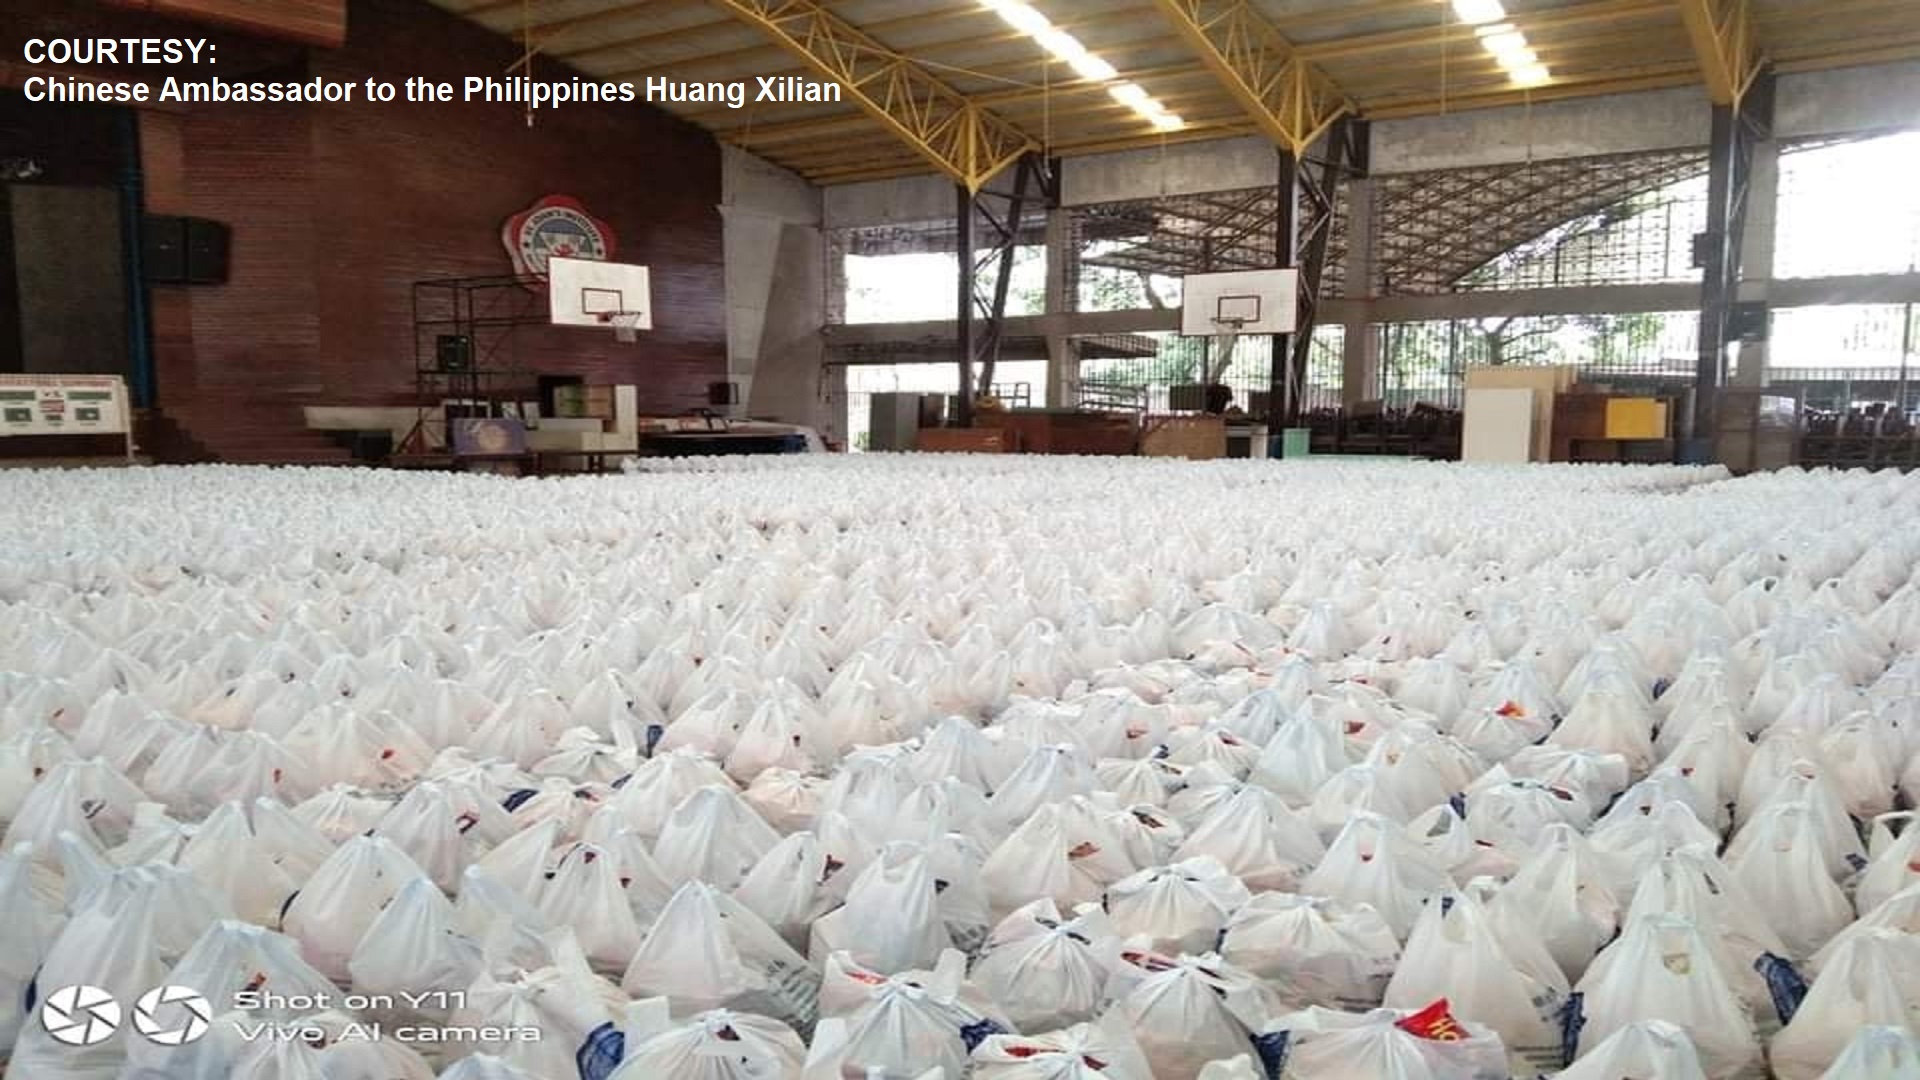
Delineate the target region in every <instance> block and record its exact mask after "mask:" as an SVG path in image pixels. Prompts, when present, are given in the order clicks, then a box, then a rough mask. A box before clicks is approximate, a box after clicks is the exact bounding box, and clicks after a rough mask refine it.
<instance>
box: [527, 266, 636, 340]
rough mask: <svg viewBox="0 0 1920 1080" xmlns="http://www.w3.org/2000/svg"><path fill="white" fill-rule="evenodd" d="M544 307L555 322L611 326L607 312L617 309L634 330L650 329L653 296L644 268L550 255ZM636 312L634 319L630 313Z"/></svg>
mask: <svg viewBox="0 0 1920 1080" xmlns="http://www.w3.org/2000/svg"><path fill="white" fill-rule="evenodd" d="M547 309H548V313H549V315H550V317H551V318H552V321H553V324H554V325H555V326H598V327H612V326H613V325H614V324H613V322H612V321H610V320H609V319H608V318H607V316H608V315H610V314H612V313H614V312H620V313H623V314H625V315H627V316H629V317H628V318H624V319H622V320H621V322H623V323H631V324H632V328H633V329H636V330H651V329H653V298H652V295H651V293H650V292H649V289H648V285H647V268H646V267H644V266H634V265H632V264H630V263H616V262H600V261H598V260H595V259H562V258H553V259H549V260H548V261H547ZM636 313H637V314H638V320H637V321H635V320H634V319H633V318H632V316H633V315H635V314H636Z"/></svg>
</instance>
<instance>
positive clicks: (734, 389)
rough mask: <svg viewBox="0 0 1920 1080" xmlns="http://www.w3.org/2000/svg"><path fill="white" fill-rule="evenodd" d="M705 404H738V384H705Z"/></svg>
mask: <svg viewBox="0 0 1920 1080" xmlns="http://www.w3.org/2000/svg"><path fill="white" fill-rule="evenodd" d="M707 404H709V405H738V404H740V384H739V383H737V382H711V383H708V384H707Z"/></svg>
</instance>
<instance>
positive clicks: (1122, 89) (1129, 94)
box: [1107, 82, 1153, 109]
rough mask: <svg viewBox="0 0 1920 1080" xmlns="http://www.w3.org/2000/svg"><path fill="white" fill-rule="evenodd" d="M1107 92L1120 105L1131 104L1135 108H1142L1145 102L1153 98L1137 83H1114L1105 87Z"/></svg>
mask: <svg viewBox="0 0 1920 1080" xmlns="http://www.w3.org/2000/svg"><path fill="white" fill-rule="evenodd" d="M1107 93H1109V94H1111V95H1112V96H1113V100H1115V101H1117V102H1119V103H1120V104H1122V105H1129V106H1132V107H1133V108H1135V109H1140V108H1143V107H1145V105H1146V103H1147V102H1149V101H1152V100H1153V98H1152V96H1151V95H1149V94H1148V93H1147V92H1146V91H1145V90H1142V89H1140V85H1139V84H1138V83H1130V82H1123V83H1115V84H1113V85H1112V86H1109V87H1107Z"/></svg>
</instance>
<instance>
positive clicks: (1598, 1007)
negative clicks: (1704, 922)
mask: <svg viewBox="0 0 1920 1080" xmlns="http://www.w3.org/2000/svg"><path fill="white" fill-rule="evenodd" d="M1575 990H1576V993H1577V995H1578V997H1577V1001H1578V1003H1579V1004H1578V1008H1579V1013H1578V1021H1577V1022H1578V1027H1577V1029H1576V1030H1577V1031H1578V1032H1579V1043H1578V1053H1579V1054H1581V1055H1584V1054H1585V1053H1586V1051H1588V1050H1589V1049H1592V1048H1593V1047H1596V1046H1598V1045H1600V1044H1601V1043H1602V1042H1604V1041H1606V1040H1607V1039H1608V1038H1610V1037H1611V1036H1612V1035H1613V1034H1614V1033H1615V1032H1617V1031H1619V1030H1621V1029H1622V1028H1625V1027H1627V1026H1628V1025H1630V1024H1633V1023H1635V1022H1638V1021H1644V1020H1665V1021H1667V1022H1669V1023H1672V1024H1675V1025H1677V1026H1679V1027H1681V1028H1682V1029H1684V1030H1685V1031H1686V1032H1687V1033H1688V1035H1689V1036H1691V1037H1692V1039H1693V1042H1694V1048H1695V1049H1696V1050H1698V1051H1699V1054H1700V1064H1701V1068H1702V1070H1703V1071H1704V1072H1705V1073H1706V1074H1707V1078H1708V1080H1758V1078H1760V1077H1763V1076H1764V1075H1765V1066H1764V1064H1763V1061H1762V1058H1761V1056H1760V1045H1759V1043H1758V1041H1757V1039H1756V1037H1755V1034H1754V1028H1753V1021H1752V1020H1751V1019H1750V1018H1749V1016H1748V1013H1747V1010H1746V1007H1745V1006H1744V1005H1743V1004H1742V1002H1741V1000H1740V998H1739V995H1738V994H1736V993H1735V992H1734V990H1733V989H1732V988H1731V987H1730V986H1729V985H1728V984H1727V980H1726V977H1725V976H1724V975H1723V974H1722V973H1721V970H1720V967H1719V964H1718V963H1717V962H1716V959H1715V957H1714V955H1713V950H1712V947H1711V946H1710V945H1709V944H1708V942H1707V939H1706V938H1705V936H1704V935H1703V934H1702V933H1701V932H1700V931H1699V930H1697V929H1696V928H1695V927H1694V925H1693V924H1692V923H1690V922H1688V921H1686V920H1685V919H1681V918H1677V917H1673V916H1647V917H1644V918H1634V919H1630V920H1629V922H1628V924H1627V927H1626V930H1625V931H1624V932H1623V933H1622V934H1621V936H1620V938H1619V940H1617V941H1615V942H1614V943H1613V944H1612V945H1610V946H1608V947H1607V948H1606V949H1605V950H1604V951H1602V952H1601V953H1600V955H1599V957H1597V958H1596V959H1595V960H1594V962H1593V966H1592V967H1590V968H1588V969H1587V974H1586V976H1585V977H1584V978H1582V979H1581V980H1580V983H1579V985H1578V986H1577V987H1575Z"/></svg>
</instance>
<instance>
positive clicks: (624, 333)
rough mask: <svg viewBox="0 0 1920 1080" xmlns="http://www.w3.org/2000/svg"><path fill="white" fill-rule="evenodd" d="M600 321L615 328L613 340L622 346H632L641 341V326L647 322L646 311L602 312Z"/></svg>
mask: <svg viewBox="0 0 1920 1080" xmlns="http://www.w3.org/2000/svg"><path fill="white" fill-rule="evenodd" d="M599 316H600V321H601V322H602V323H605V324H606V325H608V326H611V327H613V339H614V340H615V341H618V342H619V343H620V344H622V345H631V344H633V343H634V342H636V341H639V340H640V325H641V323H643V322H645V321H646V318H647V313H646V312H644V311H602V312H600V313H599Z"/></svg>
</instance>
